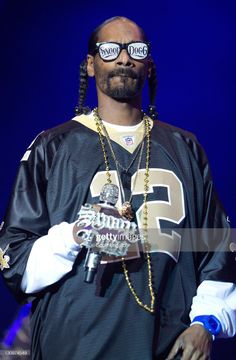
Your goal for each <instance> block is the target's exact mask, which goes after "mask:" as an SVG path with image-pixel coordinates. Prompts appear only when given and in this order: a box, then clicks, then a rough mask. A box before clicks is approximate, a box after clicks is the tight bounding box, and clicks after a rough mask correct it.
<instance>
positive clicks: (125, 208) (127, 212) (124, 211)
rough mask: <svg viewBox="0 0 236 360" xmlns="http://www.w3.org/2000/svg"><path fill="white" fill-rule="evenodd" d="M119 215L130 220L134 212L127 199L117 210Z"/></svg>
mask: <svg viewBox="0 0 236 360" xmlns="http://www.w3.org/2000/svg"><path fill="white" fill-rule="evenodd" d="M119 213H120V215H121V216H124V217H125V218H126V219H127V220H132V219H133V217H134V212H133V209H132V206H131V204H130V202H129V201H125V202H124V203H123V205H122V207H121V208H120V210H119Z"/></svg>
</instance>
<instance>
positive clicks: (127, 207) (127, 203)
mask: <svg viewBox="0 0 236 360" xmlns="http://www.w3.org/2000/svg"><path fill="white" fill-rule="evenodd" d="M94 112H95V116H96V117H97V119H98V121H99V125H100V127H101V129H102V131H103V133H104V135H105V137H106V140H107V143H108V145H109V148H110V151H111V155H112V158H113V160H114V162H115V166H116V170H117V176H118V181H119V185H120V191H121V198H122V206H121V208H120V209H119V213H120V214H121V215H122V216H124V217H126V218H127V219H128V220H132V219H133V217H134V213H133V209H132V206H131V201H132V197H133V191H131V194H130V197H129V200H125V192H124V188H123V184H122V180H121V174H120V171H119V167H120V168H122V169H124V171H125V172H128V170H129V169H130V167H131V166H132V164H133V163H134V161H135V159H136V158H137V155H138V153H139V158H138V165H137V169H136V174H135V179H134V183H133V189H134V188H135V184H136V180H137V177H138V170H139V168H140V164H141V160H142V155H143V148H144V138H145V134H146V131H145V130H144V136H143V139H142V141H141V142H140V144H139V145H138V149H137V152H136V154H135V156H134V157H133V159H132V161H131V163H130V164H129V166H128V167H127V168H124V167H123V166H122V165H121V164H120V163H119V162H118V160H117V158H116V155H115V152H114V150H113V146H112V144H111V140H110V137H109V134H108V132H107V129H106V127H105V125H104V124H103V122H102V119H101V118H100V117H99V116H98V113H97V110H96V109H95V110H94ZM144 127H145V122H144Z"/></svg>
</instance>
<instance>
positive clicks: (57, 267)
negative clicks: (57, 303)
mask: <svg viewBox="0 0 236 360" xmlns="http://www.w3.org/2000/svg"><path fill="white" fill-rule="evenodd" d="M74 224H75V223H72V224H68V223H66V222H62V223H61V224H59V225H55V226H53V227H52V228H51V229H50V230H49V232H48V234H47V235H45V236H42V237H41V238H39V239H38V240H36V241H35V243H34V245H33V247H32V249H31V252H30V255H29V258H28V262H27V265H26V269H25V273H24V276H23V279H22V284H21V288H22V290H23V291H24V292H25V293H27V294H30V293H35V292H38V291H40V290H42V289H43V288H45V287H46V286H49V285H52V284H54V283H55V282H57V281H58V280H60V279H61V278H62V277H63V276H64V275H66V274H67V273H69V272H70V271H71V270H72V267H73V264H74V261H75V259H76V257H77V255H78V253H79V251H80V246H79V245H78V244H77V243H76V242H75V240H74V238H73V227H74ZM199 315H214V316H216V317H217V318H218V319H219V320H220V322H221V325H222V333H221V334H220V335H219V336H220V337H232V336H234V335H235V334H236V284H233V283H229V282H221V281H212V280H205V281H203V282H202V283H201V284H200V285H199V287H198V289H197V294H196V296H194V298H193V302H192V308H191V311H190V314H189V316H190V319H191V321H193V319H194V318H195V317H196V316H199Z"/></svg>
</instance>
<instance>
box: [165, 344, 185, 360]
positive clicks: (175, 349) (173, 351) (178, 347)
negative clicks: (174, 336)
mask: <svg viewBox="0 0 236 360" xmlns="http://www.w3.org/2000/svg"><path fill="white" fill-rule="evenodd" d="M180 351H182V343H181V342H180V341H178V340H177V341H176V342H175V344H174V346H173V347H172V349H171V351H170V353H169V355H168V357H167V359H166V360H173V359H174V357H175V356H176V355H177V354H178V352H180Z"/></svg>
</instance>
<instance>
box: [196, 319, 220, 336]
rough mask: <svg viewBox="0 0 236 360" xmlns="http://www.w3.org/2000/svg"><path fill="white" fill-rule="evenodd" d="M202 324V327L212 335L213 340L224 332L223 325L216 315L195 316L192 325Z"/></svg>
mask: <svg viewBox="0 0 236 360" xmlns="http://www.w3.org/2000/svg"><path fill="white" fill-rule="evenodd" d="M195 324H200V325H202V326H203V327H204V328H205V329H206V330H207V331H208V332H209V333H210V334H211V335H212V338H213V340H214V339H215V337H216V336H218V335H219V334H220V333H221V331H222V325H221V323H220V321H219V320H218V319H217V317H215V316H214V315H199V316H195V318H194V319H193V320H192V322H191V325H195Z"/></svg>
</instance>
